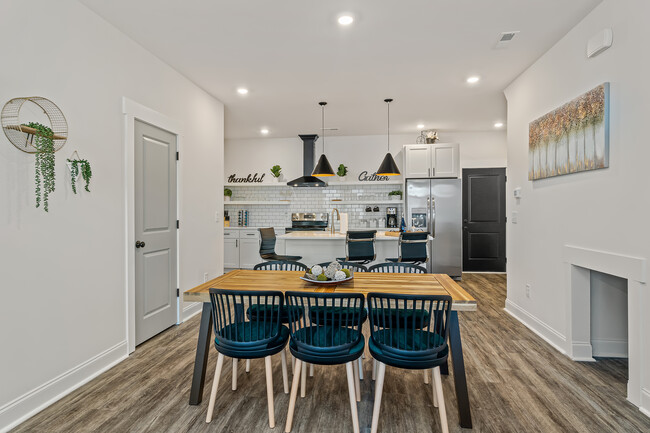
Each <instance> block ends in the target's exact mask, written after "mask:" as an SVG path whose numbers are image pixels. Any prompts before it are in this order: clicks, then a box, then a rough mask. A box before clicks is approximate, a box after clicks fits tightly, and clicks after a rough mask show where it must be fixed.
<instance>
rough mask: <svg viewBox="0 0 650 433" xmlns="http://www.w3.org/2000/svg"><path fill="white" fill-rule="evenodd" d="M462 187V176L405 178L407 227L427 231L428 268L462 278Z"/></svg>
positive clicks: (436, 272) (405, 219)
mask: <svg viewBox="0 0 650 433" xmlns="http://www.w3.org/2000/svg"><path fill="white" fill-rule="evenodd" d="M462 197H463V190H462V188H461V180H460V179H409V180H407V181H406V215H405V217H404V221H405V223H406V228H407V230H420V231H428V232H429V233H430V234H431V236H433V240H432V241H431V242H430V245H429V261H428V262H427V271H428V272H431V273H434V274H448V275H449V276H450V277H452V278H460V277H461V274H462V270H463V251H462V248H463V231H462V230H463V229H462V223H463V203H462Z"/></svg>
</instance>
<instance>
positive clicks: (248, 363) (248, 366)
mask: <svg viewBox="0 0 650 433" xmlns="http://www.w3.org/2000/svg"><path fill="white" fill-rule="evenodd" d="M250 372H251V360H250V359H247V360H246V373H250Z"/></svg>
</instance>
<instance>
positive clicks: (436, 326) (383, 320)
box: [292, 293, 452, 433]
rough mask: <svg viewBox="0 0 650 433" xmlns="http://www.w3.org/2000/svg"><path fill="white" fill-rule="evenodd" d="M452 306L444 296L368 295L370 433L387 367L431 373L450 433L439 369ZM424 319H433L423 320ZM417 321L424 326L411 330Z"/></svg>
mask: <svg viewBox="0 0 650 433" xmlns="http://www.w3.org/2000/svg"><path fill="white" fill-rule="evenodd" d="M451 302H452V299H451V296H446V295H445V296H427V295H394V294H383V293H369V294H368V309H369V318H370V339H369V340H368V349H369V350H370V353H371V354H372V356H373V358H375V359H376V360H377V363H378V372H377V383H376V385H375V403H374V408H373V411H372V428H371V433H377V427H378V425H379V411H380V408H381V396H382V392H383V387H384V376H385V373H386V365H390V366H391V367H397V368H403V369H408V370H425V371H426V370H428V369H431V371H432V375H433V379H434V380H433V385H432V388H433V405H434V406H435V407H437V408H438V410H439V412H440V424H441V426H442V431H443V433H448V432H449V427H448V425H447V413H446V411H445V398H444V395H443V391H442V380H441V378H440V366H441V365H443V364H445V363H446V362H447V356H448V354H449V347H448V346H447V340H448V338H449V327H448V326H447V319H448V318H449V315H450V312H451ZM394 311H397V320H392V317H394V316H395V314H394V313H393V312H394ZM404 311H409V312H410V313H409V315H408V316H405V317H404V318H402V317H401V315H400V314H401V313H400V312H404ZM425 316H428V317H430V318H432V319H431V320H425ZM418 317H419V319H420V321H421V322H426V325H425V326H424V327H422V328H421V329H418V328H416V327H415V326H413V325H414V323H415V321H416V318H418ZM292 391H293V390H292Z"/></svg>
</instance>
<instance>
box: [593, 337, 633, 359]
mask: <svg viewBox="0 0 650 433" xmlns="http://www.w3.org/2000/svg"><path fill="white" fill-rule="evenodd" d="M591 347H592V349H593V354H594V356H601V357H604V358H627V340H594V339H592V340H591Z"/></svg>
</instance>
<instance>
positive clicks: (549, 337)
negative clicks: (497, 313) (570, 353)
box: [504, 299, 566, 355]
mask: <svg viewBox="0 0 650 433" xmlns="http://www.w3.org/2000/svg"><path fill="white" fill-rule="evenodd" d="M504 310H505V312H506V313H508V314H510V315H511V316H512V317H514V318H515V319H517V320H518V321H520V322H521V323H523V324H524V325H525V326H526V327H527V328H528V329H530V330H531V331H533V332H534V333H535V334H537V335H538V336H539V337H541V338H542V339H543V340H544V341H546V342H547V343H548V344H550V345H551V346H553V347H554V348H555V349H556V350H557V351H558V352H560V353H562V354H563V355H566V350H565V349H564V347H565V346H566V337H565V336H564V335H562V334H561V333H559V332H558V331H556V330H555V329H553V328H552V327H550V326H549V325H547V324H546V323H544V322H543V321H541V320H540V319H538V318H537V317H535V316H533V315H532V314H530V313H529V312H528V311H526V310H524V309H523V308H521V307H520V306H519V305H517V304H515V303H514V302H512V301H511V300H509V299H506V308H504Z"/></svg>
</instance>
